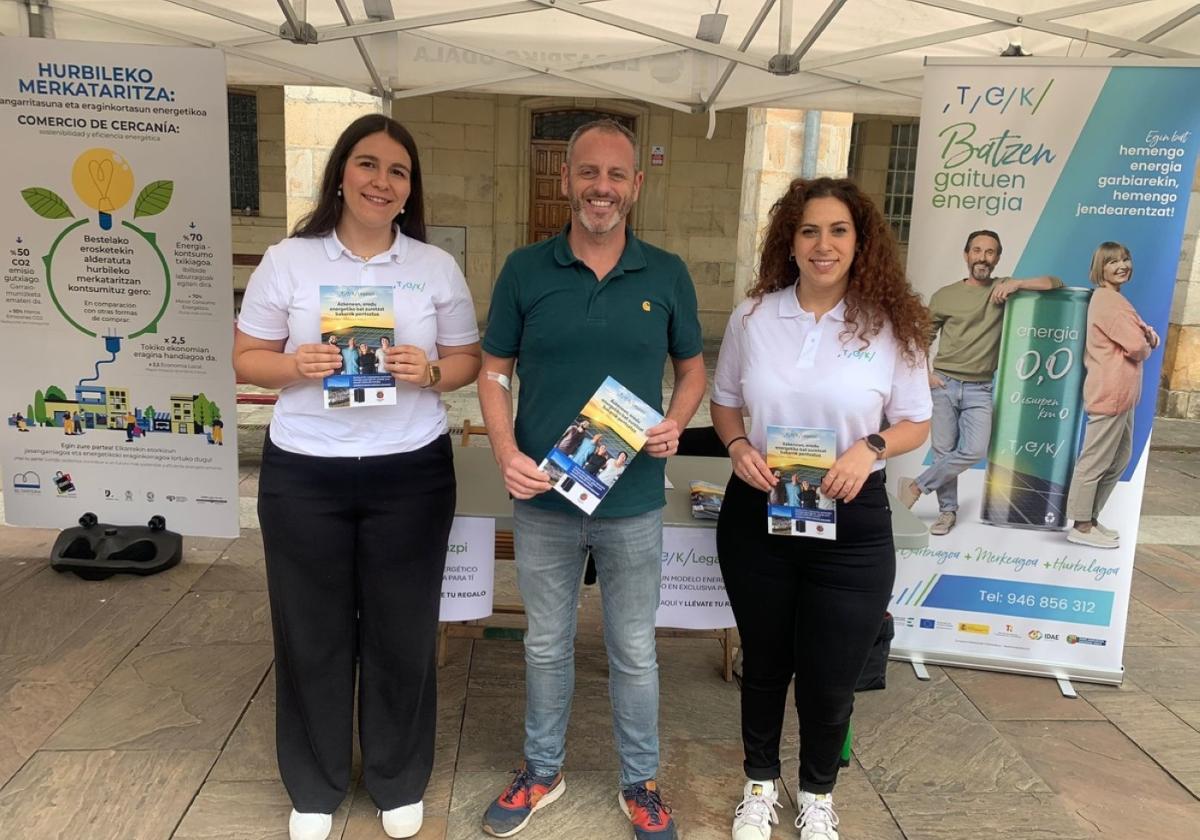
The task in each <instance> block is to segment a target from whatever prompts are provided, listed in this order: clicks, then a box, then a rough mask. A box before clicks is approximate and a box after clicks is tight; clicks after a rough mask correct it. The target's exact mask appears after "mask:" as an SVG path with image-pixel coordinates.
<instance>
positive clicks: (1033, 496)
mask: <svg viewBox="0 0 1200 840" xmlns="http://www.w3.org/2000/svg"><path fill="white" fill-rule="evenodd" d="M924 90H925V93H924V100H923V105H922V114H921V123H920V139H919V145H918V149H917V167H916V176H915V177H916V183H915V185H914V190H913V205H912V228H911V234H910V238H909V249H908V271H909V276H910V278H911V279H912V281H913V284H914V286H915V287H916V288H917V290H918V291H919V292H920V293H921V294H922V296H923V297H924V299H925V300H926V302H929V301H930V300H931V299H932V297H933V295H934V293H935V292H938V290H940V289H944V288H947V287H953V288H951V290H950V292H949V293H948V295H947V293H943V296H942V298H941V301H942V303H943V304H945V305H944V306H942V307H939V308H940V309H943V310H948V311H950V314H949V315H946V314H945V312H943V317H946V318H947V321H946V323H944V324H943V325H942V328H941V331H940V337H939V340H938V343H937V344H935V345H934V348H933V350H932V355H933V357H934V365H935V367H938V366H939V363H940V362H947V363H949V364H950V366H951V367H952V368H953V369H954V370H952V371H951V375H950V376H946V375H944V374H945V371H940V372H939V374H938V376H939V378H940V379H941V380H942V381H943V382H944V383H945V384H944V385H943V386H941V388H940V390H941V391H942V393H941V394H939V393H938V391H939V387H937V383H936V382H933V383H931V384H933V385H934V386H935V387H934V417H933V422H932V433H931V438H930V445H929V446H927V447H924V448H922V449H921V450H918V451H917V452H915V453H912V454H910V455H907V456H904V457H902V458H896V459H893V461H892V462H891V463H889V465H888V472H889V474H890V475H891V476H892V477H913V478H916V479H917V482H918V485H920V489H922V490H923V491H925V492H924V494H923V495H921V496H920V498H919V499H918V500H917V501H916V503H915V505H914V506H913V511H914V512H915V513H916V514H917V515H918V516H920V517H921V518H922V519H923V520H925V521H926V523H927V524H932V523H933V522H934V521H935V520H936V518H937V517H938V515H939V512H941V511H945V510H950V509H955V507H956V517H957V521H956V523H955V524H954V526H953V527H952V529H951V530H950V531H949V533H947V534H946V535H944V536H931V537H930V541H929V547H928V548H926V549H920V550H915V551H901V552H899V554H898V558H897V559H898V567H897V576H896V586H895V591H894V593H893V599H892V604H891V611H892V613H893V615H894V616H895V618H896V639H895V642H894V644H893V647H892V653H893V655H894V656H897V657H899V658H908V659H913V660H919V661H923V662H928V663H941V664H951V665H967V666H974V667H981V668H990V669H997V670H1007V671H1014V672H1020V673H1029V674H1041V675H1046V676H1053V677H1059V678H1075V679H1080V680H1091V681H1098V682H1119V681H1120V680H1121V678H1122V672H1123V669H1122V664H1121V663H1122V651H1123V646H1124V637H1125V625H1126V613H1127V610H1128V606H1129V591H1130V585H1131V581H1132V576H1133V559H1134V548H1135V546H1136V544H1137V536H1138V518H1139V513H1138V512H1139V509H1140V508H1141V500H1142V488H1143V484H1144V481H1145V476H1146V464H1147V458H1148V455H1149V440H1150V428H1151V425H1152V421H1153V419H1154V409H1155V398H1156V391H1157V384H1158V381H1159V373H1160V370H1161V368H1162V364H1163V356H1164V351H1165V349H1166V348H1165V342H1166V336H1167V322H1168V317H1169V312H1170V307H1171V297H1172V293H1173V291H1174V288H1175V280H1176V275H1177V272H1178V266H1179V255H1180V251H1181V243H1182V239H1183V236H1184V232H1185V222H1186V218H1187V214H1188V200H1189V197H1190V194H1191V190H1192V184H1193V179H1194V178H1195V176H1196V161H1197V147H1198V146H1200V96H1197V95H1196V91H1198V90H1200V64H1196V63H1194V62H1190V63H1184V62H1170V61H1167V62H1156V63H1155V64H1153V65H1151V66H1136V65H1131V64H1129V63H1128V62H1125V61H1120V62H1117V61H1113V62H1109V63H1097V62H1087V61H1082V62H1069V63H1066V64H1064V63H1061V62H1059V63H1056V62H1055V61H1051V60H1042V59H1037V58H1012V59H997V60H994V61H991V62H987V63H971V64H963V63H954V62H950V61H945V62H941V61H939V62H934V61H930V62H929V63H928V65H927V66H926V74H925V88H924ZM980 230H988V231H991V232H993V233H994V234H995V235H996V236H997V237H998V238H999V240H1000V242H1001V245H1002V250H1001V251H1000V253H999V255H998V260H994V261H995V265H994V267H993V271H992V274H993V277H994V278H997V279H993V280H991V284H992V285H993V286H999V285H1000V280H999V278H1006V277H1011V278H1017V279H1029V280H1034V281H1035V282H1034V283H1032V284H1027V285H1035V286H1036V285H1045V284H1046V283H1047V281H1046V279H1045V278H1046V277H1048V276H1052V277H1057V278H1060V279H1061V280H1062V282H1063V284H1064V288H1063V289H1060V290H1044V291H1033V290H1021V291H1017V292H1015V293H1014V294H1012V295H1011V296H1009V297H1008V298H1007V300H1005V301H1004V302H1002V303H999V302H991V301H990V300H988V301H984V302H982V303H980V302H978V297H977V298H976V303H971V302H970V301H969V300H966V299H965V298H964V296H961V295H958V296H956V293H955V289H957V291H958V292H962V291H963V289H962V287H963V286H964V285H965V279H964V278H967V277H968V275H969V274H971V273H973V272H974V271H975V270H976V269H975V268H973V267H969V266H968V264H967V261H966V259H965V248H966V245H967V237H968V235H969V234H971V233H972V232H974V231H980ZM985 241H990V240H985ZM1112 243H1115V244H1112ZM1126 255H1128V257H1129V258H1130V259H1129V264H1130V265H1131V266H1132V273H1131V274H1129V272H1128V270H1126V271H1125V274H1122V275H1118V276H1117V280H1118V282H1117V283H1116V284H1109V285H1108V287H1107V288H1109V289H1111V288H1113V287H1114V286H1117V287H1119V289H1120V292H1121V295H1122V297H1123V300H1122V299H1121V298H1118V297H1115V296H1112V295H1111V292H1110V293H1109V294H1108V296H1107V297H1105V296H1100V297H1096V301H1097V302H1099V303H1101V304H1102V305H1100V306H1096V307H1094V308H1093V311H1092V314H1091V317H1090V318H1089V306H1092V303H1093V298H1094V297H1095V290H1096V288H1097V287H1096V286H1095V285H1093V283H1092V282H1091V280H1090V276H1091V268H1092V264H1093V260H1094V258H1095V259H1097V264H1098V265H1099V266H1101V268H1102V269H1103V267H1104V265H1106V264H1111V266H1110V268H1109V269H1108V270H1112V271H1117V270H1119V269H1120V262H1121V261H1122V259H1123V258H1124V257H1125V256H1126ZM984 259H987V257H986V256H985V257H984ZM986 269H987V266H983V267H981V269H980V273H981V274H986V273H987V272H986ZM1039 278H1040V280H1039ZM975 280H976V281H978V276H977V275H976V276H975ZM966 297H967V298H969V295H968V296H966ZM1126 302H1127V303H1126ZM971 306H974V307H975V309H973V310H972V309H971V308H970V307H971ZM956 307H957V308H956ZM1001 307H1002V308H1003V310H1004V311H1003V313H1002V314H1001V317H999V318H996V317H994V316H995V315H996V314H997V313H996V312H995V311H993V312H992V313H991V314H990V315H989V313H987V312H986V311H985V310H987V309H988V308H1001ZM1130 307H1131V308H1130ZM1131 313H1132V314H1131ZM989 319H990V320H992V321H994V323H995V329H996V330H1001V331H1002V332H1001V334H1000V335H996V334H990V335H989V330H988V329H986V328H985V327H984V326H983V324H984V323H985V322H987V321H988V320H989ZM1139 320H1140V322H1141V323H1140V325H1139V323H1138V322H1139ZM1122 325H1124V326H1122ZM1131 325H1132V326H1133V335H1132V336H1131V337H1130V336H1125V337H1124V338H1122V336H1121V335H1120V334H1119V333H1120V332H1121V330H1122V329H1124V328H1127V327H1129V326H1131ZM1149 328H1152V329H1153V331H1154V332H1155V333H1156V334H1157V336H1161V337H1162V343H1160V344H1158V346H1157V347H1156V348H1155V349H1153V351H1151V352H1150V354H1149V356H1148V357H1147V358H1145V360H1144V361H1143V362H1142V363H1141V366H1140V377H1139V376H1138V373H1137V364H1136V361H1137V360H1136V358H1135V357H1136V356H1137V355H1138V354H1139V351H1138V349H1137V348H1136V347H1134V346H1132V345H1136V344H1137V343H1138V342H1139V339H1140V337H1141V336H1146V343H1147V344H1149V343H1151V339H1150V338H1149V337H1150V332H1149ZM964 329H965V331H966V332H965V335H966V336H967V337H968V338H969V339H970V340H971V341H974V342H979V345H978V350H979V352H977V353H972V352H970V351H971V346H968V345H970V342H969V341H968V342H966V344H964V339H963V336H964V333H963V332H962V331H963V330H964ZM996 339H999V342H998V344H996V343H995V341H996ZM954 341H957V342H958V343H959V344H960V345H961V346H960V347H959V348H958V350H957V351H956V352H955V353H953V354H952V355H953V358H950V359H948V358H947V354H944V355H943V356H942V357H941V359H940V360H939V357H938V354H939V352H943V351H944V350H946V349H947V347H948V346H949V345H948V344H947V342H951V343H952V342H954ZM989 341H991V342H993V344H992V347H993V349H992V350H991V352H990V353H989V352H988V351H987V350H986V347H985V344H986V343H987V342H989ZM1122 341H1124V342H1125V343H1126V344H1127V345H1129V348H1128V349H1129V350H1130V354H1131V355H1130V356H1129V357H1127V358H1124V360H1123V361H1122V359H1118V358H1117V355H1115V354H1123V353H1124V348H1125V345H1124V344H1122V343H1121V342H1122ZM964 348H965V349H964ZM1085 361H1086V364H1085ZM1114 361H1115V362H1116V364H1117V368H1118V371H1117V373H1116V375H1115V377H1114V376H1113V375H1112V372H1111V371H1112V367H1111V365H1112V364H1113V363H1114ZM1105 364H1107V366H1104V365H1105ZM1122 365H1123V366H1122ZM1106 371H1107V373H1106ZM953 373H958V374H959V375H960V376H961V378H962V379H963V380H964V381H965V382H966V384H965V385H964V384H963V382H960V381H958V380H957V379H955V378H954V376H953ZM1089 377H1095V378H1093V379H1091V380H1089ZM1139 379H1140V381H1139ZM1139 388H1140V393H1139ZM1085 391H1086V393H1087V395H1088V396H1087V399H1085ZM1123 403H1132V406H1133V408H1132V424H1131V433H1130V434H1129V435H1128V436H1127V437H1126V440H1130V438H1131V448H1130V450H1129V455H1128V458H1127V460H1126V457H1125V455H1124V447H1123V446H1122V443H1121V439H1122V436H1123V435H1124V434H1126V433H1124V432H1123V429H1122V424H1123V423H1125V422H1126V421H1127V419H1128V418H1126V417H1124V412H1123V410H1121V406H1122V404H1123ZM1089 412H1090V413H1091V416H1089ZM1085 431H1086V432H1087V433H1088V436H1089V437H1090V438H1092V440H1091V442H1090V443H1089V450H1088V451H1089V454H1087V455H1086V457H1082V458H1081V457H1080V456H1081V453H1082V450H1083V448H1084V442H1085ZM972 455H979V456H980V457H979V458H978V460H975V459H974V458H973V457H972ZM956 458H957V459H958V461H959V463H958V464H957V465H956V464H955V463H954V462H955V459H956ZM966 463H970V466H965V464H966ZM1106 467H1107V468H1108V470H1109V471H1110V474H1113V473H1116V474H1119V475H1118V480H1117V481H1116V485H1115V487H1113V488H1112V494H1111V497H1109V498H1108V500H1107V503H1106V504H1103V505H1102V506H1101V507H1100V511H1099V515H1098V520H1099V522H1100V523H1101V525H1102V526H1103V527H1104V528H1105V529H1107V531H1108V532H1110V533H1114V532H1115V534H1116V536H1112V537H1109V535H1108V534H1105V533H1103V532H1101V531H1100V530H1099V529H1094V530H1093V533H1092V535H1091V536H1090V537H1088V538H1087V540H1088V541H1091V542H1096V543H1100V545H1085V544H1079V543H1078V542H1073V541H1069V540H1068V533H1069V529H1070V527H1071V525H1072V524H1073V517H1072V516H1071V512H1069V511H1068V500H1071V499H1072V487H1073V486H1075V485H1078V486H1077V487H1076V496H1075V497H1074V499H1073V500H1072V505H1073V506H1074V508H1073V511H1072V512H1076V513H1077V512H1078V510H1079V505H1081V504H1082V505H1084V506H1086V505H1087V501H1086V499H1087V498H1088V497H1089V495H1088V494H1090V493H1091V492H1093V491H1098V493H1099V496H1098V498H1099V499H1100V500H1103V494H1104V492H1105V491H1104V487H1103V485H1104V482H1105V480H1104V478H1103V474H1104V472H1105V468H1106ZM958 470H962V471H961V473H959V474H958V477H957V487H956V489H957V499H956V500H955V499H954V493H953V489H954V488H953V482H952V481H949V480H948V476H951V475H952V474H954V473H955V472H957V471H958ZM937 488H941V492H938V491H937ZM893 489H896V488H893ZM1084 491H1086V492H1084ZM899 495H900V496H901V497H903V495H904V494H903V492H901V493H900V494H899ZM910 498H911V496H910Z"/></svg>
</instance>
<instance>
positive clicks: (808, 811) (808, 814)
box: [796, 799, 838, 831]
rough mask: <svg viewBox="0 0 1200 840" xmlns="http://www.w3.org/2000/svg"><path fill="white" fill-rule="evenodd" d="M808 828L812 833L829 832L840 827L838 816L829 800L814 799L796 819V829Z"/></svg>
mask: <svg viewBox="0 0 1200 840" xmlns="http://www.w3.org/2000/svg"><path fill="white" fill-rule="evenodd" d="M805 827H807V828H808V829H809V830H810V831H829V830H830V829H834V828H837V827H838V815H837V812H836V811H834V810H833V802H832V801H831V800H829V799H814V800H812V801H811V802H809V803H808V804H806V805H805V806H804V808H803V809H801V811H800V816H798V817H796V828H805Z"/></svg>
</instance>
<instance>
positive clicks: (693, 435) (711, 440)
mask: <svg viewBox="0 0 1200 840" xmlns="http://www.w3.org/2000/svg"><path fill="white" fill-rule="evenodd" d="M678 454H680V455H698V456H700V457H702V458H724V457H726V456H727V455H728V453H727V452H726V451H725V444H723V443H721V438H720V436H718V435H717V430H716V429H714V428H713V427H712V426H696V427H694V428H691V429H684V430H683V434H681V435H680V436H679V452H678Z"/></svg>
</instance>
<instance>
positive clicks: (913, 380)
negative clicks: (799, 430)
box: [712, 286, 933, 470]
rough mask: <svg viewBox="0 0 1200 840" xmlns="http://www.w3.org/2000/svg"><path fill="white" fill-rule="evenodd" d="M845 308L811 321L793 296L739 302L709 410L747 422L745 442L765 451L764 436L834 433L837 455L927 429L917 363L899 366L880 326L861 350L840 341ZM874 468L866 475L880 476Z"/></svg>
mask: <svg viewBox="0 0 1200 840" xmlns="http://www.w3.org/2000/svg"><path fill="white" fill-rule="evenodd" d="M845 326H846V302H845V301H844V300H843V301H840V302H839V303H838V305H837V306H835V307H834V308H833V309H831V310H830V311H829V312H827V313H825V315H824V316H822V318H821V320H820V321H817V320H816V319H815V318H814V317H813V316H812V315H811V314H810V313H808V312H806V311H804V310H803V309H801V308H800V302H799V301H798V300H797V299H796V290H795V287H794V286H789V287H788V288H786V289H781V290H779V291H777V292H771V293H770V294H767V295H764V296H763V298H762V301H761V302H760V303H758V305H757V306H755V301H754V300H753V299H752V298H751V299H747V300H745V301H743V302H742V303H741V304H740V305H739V306H738V307H737V308H736V309H735V310H734V311H733V314H732V315H730V316H729V324H728V325H727V326H726V327H725V337H724V339H723V340H722V342H721V354H720V356H719V357H718V359H717V372H716V376H715V377H714V381H713V396H712V399H713V402H715V403H717V404H718V405H723V406H726V407H728V408H743V407H746V408H747V409H748V410H749V412H750V428H749V430H748V432H747V437H749V438H750V443H751V444H752V445H753V446H754V448H755V449H757V450H758V451H759V452H763V451H765V450H766V446H767V426H806V427H810V428H817V429H833V430H834V431H835V432H836V433H837V451H838V455H841V454H842V453H843V452H845V451H846V450H847V449H849V448H850V447H851V446H852V445H854V443H855V442H856V441H858V440H861V439H862V438H863V437H865V436H867V435H869V434H872V433H874V432H878V431H879V428H880V426H881V418H883V417H885V416H886V417H887V419H888V422H889V423H898V422H900V421H901V420H913V421H917V422H920V421H923V420H928V419H929V417H930V415H931V413H932V410H933V402H932V399H931V398H930V395H929V377H928V374H927V372H926V367H925V357H924V356H923V355H922V356H921V357H919V358H918V359H917V360H916V364H910V363H909V362H908V361H906V360H905V358H904V355H903V353H902V350H901V347H900V346H899V344H898V343H897V341H896V338H895V336H894V335H893V333H892V325H891V323H885V324H884V326H883V328H882V329H881V330H880V331H879V334H878V335H876V336H875V337H874V338H872V339H871V343H870V346H868V347H866V348H865V349H860V348H861V347H862V341H861V340H860V339H858V338H857V337H854V336H851V337H850V338H848V339H843V337H842V335H841V333H842V330H843V329H845ZM883 466H884V464H883V462H882V461H879V462H877V463H876V464H875V466H874V467H873V468H872V469H874V470H881V469H883Z"/></svg>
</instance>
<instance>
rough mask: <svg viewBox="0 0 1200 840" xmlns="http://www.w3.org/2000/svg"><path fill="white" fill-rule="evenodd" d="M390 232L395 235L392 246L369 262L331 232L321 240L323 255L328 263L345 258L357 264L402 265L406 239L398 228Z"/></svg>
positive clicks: (406, 250) (405, 250) (405, 252)
mask: <svg viewBox="0 0 1200 840" xmlns="http://www.w3.org/2000/svg"><path fill="white" fill-rule="evenodd" d="M392 230H393V231H394V232H395V235H394V236H393V237H392V246H391V247H390V248H388V249H387V250H386V251H383V252H382V253H379V254H376V255H375V256H373V257H371V259H369V260H364V259H363V258H362V257H360V256H358V255H357V254H355V253H354V252H353V251H351V250H350V249H349V248H347V247H346V246H345V245H343V244H342V241H341V240H340V239H338V237H337V232H336V231H332V230H331V231H329V233H328V234H327V235H326V236H325V237H324V238H323V239H322V242H323V244H324V245H325V255H326V256H327V257H329V261H330V262H333V261H334V260H336V259H338V258H339V257H342V256H347V257H349V258H350V259H352V260H358V261H359V262H366V263H373V262H383V261H385V260H391V261H392V262H397V263H402V262H404V257H405V255H407V254H408V237H406V236H405V235H404V234H403V233H401V232H400V228H399V227H396V226H393V227H392Z"/></svg>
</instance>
